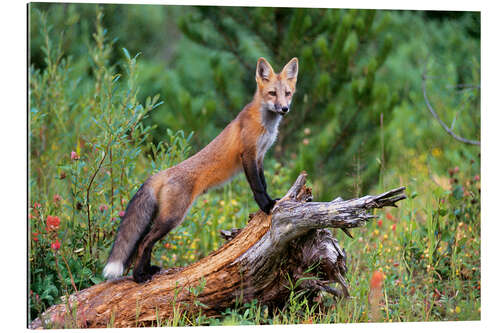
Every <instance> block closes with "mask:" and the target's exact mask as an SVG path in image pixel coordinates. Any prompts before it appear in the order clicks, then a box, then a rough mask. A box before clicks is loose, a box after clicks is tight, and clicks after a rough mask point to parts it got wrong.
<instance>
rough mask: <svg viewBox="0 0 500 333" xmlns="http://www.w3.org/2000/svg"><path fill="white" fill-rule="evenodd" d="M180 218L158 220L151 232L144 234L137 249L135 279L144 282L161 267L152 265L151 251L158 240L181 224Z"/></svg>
mask: <svg viewBox="0 0 500 333" xmlns="http://www.w3.org/2000/svg"><path fill="white" fill-rule="evenodd" d="M180 222H181V219H180V218H173V219H167V220H163V221H156V222H155V224H154V225H153V227H152V228H151V230H150V231H149V233H147V234H146V236H144V239H143V240H142V242H141V244H140V245H139V248H138V249H137V260H136V262H135V266H134V273H133V277H134V281H135V282H144V281H146V280H149V279H151V277H152V276H153V275H154V274H155V273H157V272H158V271H159V270H160V268H159V267H158V266H151V251H152V250H153V246H154V245H155V243H156V242H157V241H159V240H160V239H161V238H163V236H165V235H166V234H167V233H168V232H169V231H170V230H172V229H173V228H175V227H176V226H177V225H178V224H180Z"/></svg>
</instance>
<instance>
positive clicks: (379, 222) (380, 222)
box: [377, 219, 382, 228]
mask: <svg viewBox="0 0 500 333" xmlns="http://www.w3.org/2000/svg"><path fill="white" fill-rule="evenodd" d="M377 225H378V226H379V228H380V227H382V219H380V220H378V221H377Z"/></svg>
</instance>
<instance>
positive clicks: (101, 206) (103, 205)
mask: <svg viewBox="0 0 500 333" xmlns="http://www.w3.org/2000/svg"><path fill="white" fill-rule="evenodd" d="M99 210H100V211H101V213H102V212H104V211H107V210H108V206H107V205H105V204H102V205H100V206H99Z"/></svg>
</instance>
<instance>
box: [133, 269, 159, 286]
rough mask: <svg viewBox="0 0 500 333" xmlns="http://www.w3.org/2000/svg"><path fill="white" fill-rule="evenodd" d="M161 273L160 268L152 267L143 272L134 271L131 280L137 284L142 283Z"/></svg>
mask: <svg viewBox="0 0 500 333" xmlns="http://www.w3.org/2000/svg"><path fill="white" fill-rule="evenodd" d="M159 271H161V267H158V266H155V265H152V266H150V267H148V268H146V269H145V270H144V271H134V274H133V275H132V277H133V279H134V281H135V282H137V283H143V282H146V281H149V280H151V278H152V277H153V275H155V274H156V273H158V272H159Z"/></svg>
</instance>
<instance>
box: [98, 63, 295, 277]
mask: <svg viewBox="0 0 500 333" xmlns="http://www.w3.org/2000/svg"><path fill="white" fill-rule="evenodd" d="M298 71H299V61H298V59H297V58H293V59H291V60H290V61H289V62H288V63H287V64H286V65H285V67H283V69H282V71H281V72H280V73H278V74H275V72H274V71H273V68H272V67H271V65H270V64H269V63H268V62H267V61H266V60H265V59H264V58H259V60H258V61H257V69H256V74H255V79H256V81H257V90H256V92H255V95H254V97H253V100H252V101H251V102H250V103H249V104H248V105H246V106H245V107H244V108H243V110H242V111H241V112H240V113H239V114H238V116H237V117H236V119H234V120H233V121H231V122H230V123H229V125H227V126H226V128H224V130H223V131H222V132H221V133H220V134H219V135H218V136H217V137H216V138H215V139H214V140H213V141H212V142H210V143H209V144H208V145H207V146H206V147H205V148H203V149H202V150H201V151H199V152H198V153H196V154H195V155H193V156H191V157H190V158H188V159H186V160H184V161H183V162H181V163H179V164H178V165H176V166H173V167H171V168H169V169H166V170H162V171H160V172H158V173H156V174H154V175H153V176H151V177H149V179H147V180H146V182H144V184H143V185H142V186H141V187H140V188H139V190H138V191H137V193H136V194H135V195H134V197H133V198H132V200H130V202H129V204H128V206H127V209H126V211H125V215H124V216H123V218H122V221H121V223H120V226H119V228H118V231H117V233H116V239H115V242H114V244H113V247H112V249H111V253H110V255H109V258H108V261H107V264H106V266H105V267H104V270H103V275H104V277H105V278H107V279H112V278H116V277H119V276H121V275H122V274H123V271H124V269H125V268H126V267H128V266H129V265H130V261H131V258H132V257H133V254H134V253H135V252H136V251H137V259H136V262H135V266H134V270H133V279H134V281H136V282H144V281H147V280H149V279H150V278H151V277H152V276H153V275H154V274H155V273H156V272H158V271H159V270H160V268H159V267H157V266H151V251H152V249H153V245H154V244H155V243H156V242H157V241H158V240H160V239H161V238H163V236H165V235H166V234H167V233H168V232H169V231H170V230H172V229H173V228H175V227H176V226H178V225H179V224H180V223H181V222H182V221H183V220H184V217H185V216H186V214H187V212H188V210H189V208H190V207H191V205H192V204H193V201H194V200H195V199H196V197H198V196H199V195H201V194H203V193H205V192H206V191H207V190H208V189H210V188H212V187H214V186H216V185H220V184H222V183H224V182H226V181H228V180H230V179H231V178H232V177H233V176H235V175H236V174H237V173H238V172H240V171H242V170H243V171H244V172H245V175H246V178H247V180H248V183H249V184H250V188H251V189H252V192H253V195H254V198H255V201H256V202H257V204H258V205H259V207H260V209H261V210H262V211H264V212H265V213H266V214H269V213H270V212H271V209H272V208H273V206H274V204H275V202H276V200H273V199H271V197H270V196H269V194H268V193H267V185H266V180H265V178H264V171H263V165H262V163H263V159H264V155H265V153H266V151H267V150H268V149H269V147H270V146H271V145H272V144H273V143H274V141H275V139H276V135H277V134H278V126H279V123H280V121H281V119H282V117H283V116H284V115H285V114H287V113H288V111H289V109H290V103H291V101H292V96H293V94H294V92H295V85H296V82H297V75H298Z"/></svg>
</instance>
